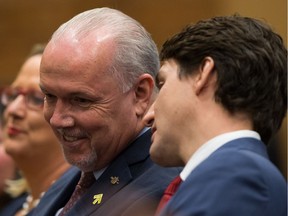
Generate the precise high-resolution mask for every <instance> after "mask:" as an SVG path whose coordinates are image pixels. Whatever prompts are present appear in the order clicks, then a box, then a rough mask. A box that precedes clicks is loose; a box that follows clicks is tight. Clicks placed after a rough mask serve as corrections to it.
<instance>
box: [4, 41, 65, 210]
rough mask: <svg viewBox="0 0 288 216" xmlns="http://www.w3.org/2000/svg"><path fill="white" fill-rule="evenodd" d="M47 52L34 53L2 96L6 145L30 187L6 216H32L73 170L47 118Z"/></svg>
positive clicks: (10, 207) (9, 208)
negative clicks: (43, 77)
mask: <svg viewBox="0 0 288 216" xmlns="http://www.w3.org/2000/svg"><path fill="white" fill-rule="evenodd" d="M43 50H44V47H43V46H40V47H38V46H37V47H36V49H33V50H32V54H31V56H29V58H28V59H27V60H26V61H25V62H24V64H23V66H22V67H21V70H20V72H19V74H18V75H17V77H16V79H15V80H14V82H13V83H12V84H11V86H9V87H7V88H5V89H4V90H3V92H2V93H1V103H2V105H4V107H5V109H4V113H3V116H4V118H3V132H4V137H3V144H4V147H5V149H6V152H7V153H8V154H9V155H10V156H11V157H12V158H13V159H14V161H15V163H16V164H17V167H18V168H19V169H20V170H21V173H22V174H23V176H24V178H25V180H26V181H27V186H28V191H27V195H26V197H25V200H24V201H23V202H21V201H19V199H20V198H19V199H18V200H17V199H16V200H14V201H13V202H11V203H10V204H9V205H8V206H7V207H6V208H5V209H3V211H2V212H0V215H3V216H4V215H5V216H9V215H31V214H32V212H33V209H34V208H35V207H36V206H37V205H38V203H39V201H40V200H41V197H42V196H43V194H44V193H45V191H46V190H47V189H48V188H49V187H50V186H51V184H52V183H53V182H54V181H55V180H57V179H58V178H59V177H60V176H61V175H62V174H63V173H64V172H65V171H67V170H68V168H69V167H70V166H69V164H68V163H67V162H66V161H65V159H64V157H63V154H62V150H61V148H60V146H59V142H58V140H57V139H56V137H55V136H54V134H53V132H52V130H51V128H50V126H49V124H47V122H46V121H45V119H44V116H43V103H44V96H43V94H42V92H41V91H40V89H39V68H40V61H41V57H42V52H43ZM22 199H23V198H21V200H22Z"/></svg>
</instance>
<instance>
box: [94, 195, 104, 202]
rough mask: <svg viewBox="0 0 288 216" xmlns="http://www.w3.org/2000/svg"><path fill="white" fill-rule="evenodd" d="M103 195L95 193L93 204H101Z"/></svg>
mask: <svg viewBox="0 0 288 216" xmlns="http://www.w3.org/2000/svg"><path fill="white" fill-rule="evenodd" d="M102 197H103V194H96V195H94V197H93V199H94V201H93V205H95V204H98V205H99V204H100V203H101V201H102Z"/></svg>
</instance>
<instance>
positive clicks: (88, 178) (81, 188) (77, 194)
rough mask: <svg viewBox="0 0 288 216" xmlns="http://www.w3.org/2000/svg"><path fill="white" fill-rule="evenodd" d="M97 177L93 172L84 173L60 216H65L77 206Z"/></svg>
mask: <svg viewBox="0 0 288 216" xmlns="http://www.w3.org/2000/svg"><path fill="white" fill-rule="evenodd" d="M94 181H95V177H94V175H93V172H86V173H84V172H82V174H81V178H80V180H79V182H78V184H77V185H76V187H75V190H74V192H73V194H72V196H71V197H70V199H69V201H68V202H67V203H66V205H65V206H64V208H63V209H62V211H61V213H60V216H64V215H66V214H67V212H68V211H69V210H70V209H71V208H72V207H73V206H74V205H75V203H76V202H77V201H78V200H79V199H80V198H81V197H82V196H83V194H84V193H85V192H86V191H87V189H88V188H89V187H90V186H91V185H92V184H93V182H94Z"/></svg>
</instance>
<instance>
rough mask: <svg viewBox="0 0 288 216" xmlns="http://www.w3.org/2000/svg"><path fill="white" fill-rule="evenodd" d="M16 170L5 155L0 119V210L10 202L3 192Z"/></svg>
mask: <svg viewBox="0 0 288 216" xmlns="http://www.w3.org/2000/svg"><path fill="white" fill-rule="evenodd" d="M15 173H16V168H15V164H14V161H13V159H12V158H11V157H10V156H9V155H8V154H7V153H6V151H5V149H4V146H3V144H2V121H1V118H0V209H2V208H3V207H4V206H5V205H6V204H7V203H8V202H10V200H11V196H10V195H9V194H7V193H6V192H5V187H6V181H7V179H13V178H14V177H15Z"/></svg>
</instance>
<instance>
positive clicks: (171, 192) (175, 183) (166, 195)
mask: <svg viewBox="0 0 288 216" xmlns="http://www.w3.org/2000/svg"><path fill="white" fill-rule="evenodd" d="M181 182H182V180H181V178H180V176H177V177H176V178H175V179H174V180H173V181H172V182H171V183H170V184H169V185H168V187H167V188H166V190H165V192H164V194H163V196H162V198H161V200H160V202H159V204H158V207H157V210H156V214H155V215H159V213H160V212H161V210H162V209H163V208H164V206H165V205H166V204H167V203H168V201H169V200H170V199H171V197H172V196H173V195H174V193H175V192H176V190H177V189H178V187H179V185H180V184H181Z"/></svg>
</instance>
